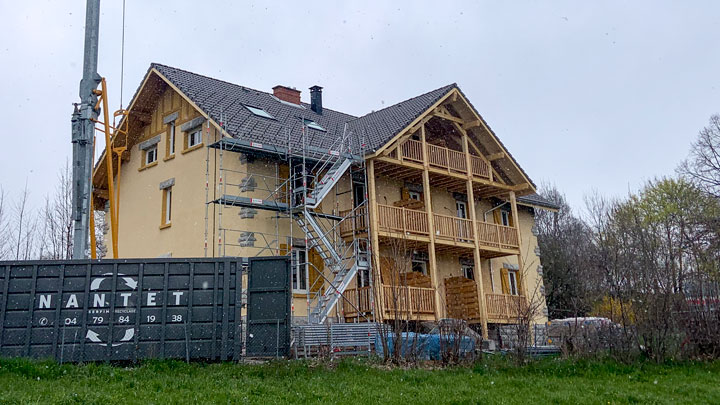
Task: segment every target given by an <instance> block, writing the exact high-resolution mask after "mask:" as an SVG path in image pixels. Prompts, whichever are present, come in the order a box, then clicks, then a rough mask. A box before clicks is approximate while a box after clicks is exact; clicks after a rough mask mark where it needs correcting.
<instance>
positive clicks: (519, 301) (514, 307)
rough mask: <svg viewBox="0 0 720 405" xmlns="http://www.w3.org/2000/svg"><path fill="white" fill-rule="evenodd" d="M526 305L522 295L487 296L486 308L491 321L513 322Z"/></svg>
mask: <svg viewBox="0 0 720 405" xmlns="http://www.w3.org/2000/svg"><path fill="white" fill-rule="evenodd" d="M524 305H526V301H525V297H523V296H521V295H507V294H485V306H486V308H487V314H488V318H489V319H504V320H512V319H513V318H517V316H518V313H519V312H520V311H521V310H522V309H523V308H524Z"/></svg>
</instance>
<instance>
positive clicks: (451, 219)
mask: <svg viewBox="0 0 720 405" xmlns="http://www.w3.org/2000/svg"><path fill="white" fill-rule="evenodd" d="M300 96H301V92H300V91H298V90H296V89H294V88H290V87H285V86H276V87H274V88H273V89H272V92H263V91H258V90H254V89H250V88H247V87H243V86H239V85H235V84H231V83H227V82H224V81H220V80H216V79H213V78H209V77H206V76H201V75H198V74H195V73H191V72H187V71H184V70H180V69H176V68H173V67H169V66H164V65H160V64H152V65H151V67H150V69H149V70H148V72H147V74H146V75H145V78H144V80H143V82H142V84H141V85H140V87H139V89H138V90H137V92H136V94H135V96H134V97H133V99H132V101H131V104H130V106H129V108H128V111H129V114H128V115H127V117H126V119H125V121H126V124H127V132H126V133H120V132H117V133H116V134H115V135H114V137H113V141H112V143H113V147H116V148H118V147H120V149H118V153H119V155H116V154H113V156H112V157H113V160H112V161H113V172H114V173H115V175H114V177H115V178H114V184H115V186H114V195H115V198H116V201H117V202H116V206H117V209H116V210H117V216H118V224H117V225H118V226H117V228H118V233H117V243H116V248H117V255H118V256H119V257H160V256H173V257H217V256H239V257H253V256H262V255H290V256H291V257H292V272H293V274H292V283H293V294H294V297H295V299H294V300H293V301H294V304H293V316H294V320H295V322H311V323H318V322H331V321H332V322H364V321H371V320H375V321H386V320H391V319H403V320H407V321H432V320H438V319H442V318H461V319H465V320H467V321H468V322H469V323H471V324H476V325H478V326H480V327H481V328H482V332H483V334H484V335H485V336H493V335H495V334H497V333H498V332H497V331H498V330H499V329H501V328H502V325H507V324H512V323H514V322H517V319H518V317H519V316H521V315H528V314H529V315H530V316H531V317H532V318H533V319H534V320H535V322H544V321H546V320H547V310H546V307H545V300H544V296H543V291H544V289H543V286H542V267H541V265H540V259H539V257H538V254H537V240H536V237H535V235H534V233H533V228H534V213H535V211H536V210H538V209H549V210H554V209H556V207H555V206H553V205H552V204H551V203H549V202H547V201H546V200H544V199H543V198H542V197H540V196H539V195H537V194H536V193H535V186H534V184H533V183H532V181H531V180H530V178H529V177H528V175H527V174H526V173H525V172H524V171H523V170H522V168H521V167H520V165H519V164H518V163H517V162H516V161H515V159H514V158H513V157H512V155H511V154H510V152H509V151H508V150H507V149H506V148H505V146H504V145H503V144H502V143H501V142H500V140H499V139H498V137H497V136H496V135H495V133H494V132H493V131H492V130H491V129H490V127H489V126H488V125H487V123H486V122H485V121H484V120H483V118H482V117H481V116H480V114H479V113H478V112H477V111H476V110H475V108H474V107H473V106H472V104H470V102H469V100H468V99H467V98H466V96H465V95H464V94H463V93H462V91H460V89H459V88H458V86H457V85H455V84H452V85H448V86H445V87H442V88H439V89H436V90H433V91H431V92H428V93H425V94H422V95H419V96H417V97H414V98H411V99H408V100H406V101H403V102H401V103H398V104H395V105H392V106H390V107H386V108H384V109H382V110H379V111H375V112H372V113H369V114H367V115H364V116H362V117H354V116H352V115H349V114H344V113H341V112H337V111H334V110H330V109H328V108H325V107H324V106H323V105H322V88H321V87H319V86H313V87H312V88H311V89H310V98H311V102H310V103H304V102H302V101H301V97H300ZM122 148H125V149H124V151H123V149H122ZM118 156H119V157H120V159H119V160H118ZM106 169H107V167H106V166H105V159H104V157H103V158H101V159H100V160H99V163H98V164H97V166H96V168H95V172H94V175H93V185H94V190H95V191H94V199H93V201H94V206H95V207H103V206H107V205H108V204H107V203H108V199H109V195H110V193H109V190H108V184H107V183H108V181H107V170H106ZM107 237H108V239H112V237H111V235H107ZM109 245H111V246H110V249H111V252H110V253H109V255H110V254H112V248H113V246H112V245H115V244H109Z"/></svg>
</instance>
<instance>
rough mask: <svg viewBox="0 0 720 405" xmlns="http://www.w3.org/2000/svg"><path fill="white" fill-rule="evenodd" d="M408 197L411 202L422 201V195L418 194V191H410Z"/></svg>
mask: <svg viewBox="0 0 720 405" xmlns="http://www.w3.org/2000/svg"><path fill="white" fill-rule="evenodd" d="M408 196H409V197H410V199H411V200H418V201H420V193H418V192H417V191H410V192H408Z"/></svg>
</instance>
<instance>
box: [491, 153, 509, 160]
mask: <svg viewBox="0 0 720 405" xmlns="http://www.w3.org/2000/svg"><path fill="white" fill-rule="evenodd" d="M504 157H507V155H506V154H505V152H498V153H493V154H490V155H487V160H489V161H493V160H498V159H502V158H504Z"/></svg>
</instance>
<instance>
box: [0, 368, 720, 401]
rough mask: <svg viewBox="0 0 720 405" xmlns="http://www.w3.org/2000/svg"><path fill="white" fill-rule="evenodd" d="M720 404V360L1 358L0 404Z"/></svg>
mask: <svg viewBox="0 0 720 405" xmlns="http://www.w3.org/2000/svg"><path fill="white" fill-rule="evenodd" d="M530 401H532V402H534V403H543V404H544V403H583V404H589V403H597V404H600V403H602V404H608V403H694V404H697V403H715V404H717V403H720V362H715V363H704V364H693V363H681V364H666V365H656V364H648V363H643V364H639V365H632V366H627V365H621V364H617V363H615V362H612V361H570V360H554V359H546V360H542V361H538V362H535V363H532V364H530V365H528V366H525V367H522V368H518V367H514V366H512V365H510V364H509V363H507V362H506V361H504V360H492V361H485V362H481V363H478V364H476V365H474V366H472V367H466V368H454V369H445V370H429V369H410V370H403V369H393V370H388V369H386V368H385V367H383V366H380V365H377V364H375V363H372V362H369V361H359V360H356V361H349V360H346V361H341V362H339V363H337V364H331V365H318V364H314V363H309V362H304V361H297V362H277V363H270V364H264V365H239V364H228V363H226V364H190V365H188V364H185V363H181V362H174V361H157V362H148V363H145V364H143V365H141V366H134V367H119V366H111V365H104V364H88V365H79V366H78V365H57V364H55V363H53V362H32V361H27V360H0V403H2V404H5V403H22V404H27V403H42V404H48V403H82V404H88V403H95V404H113V403H122V404H134V403H138V404H149V403H158V404H160V403H163V404H164V403H244V402H250V403H286V402H292V403H305V402H332V403H340V402H343V403H348V404H350V403H412V404H415V403H434V404H438V403H476V402H482V403H507V404H511V403H528V402H530Z"/></svg>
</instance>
